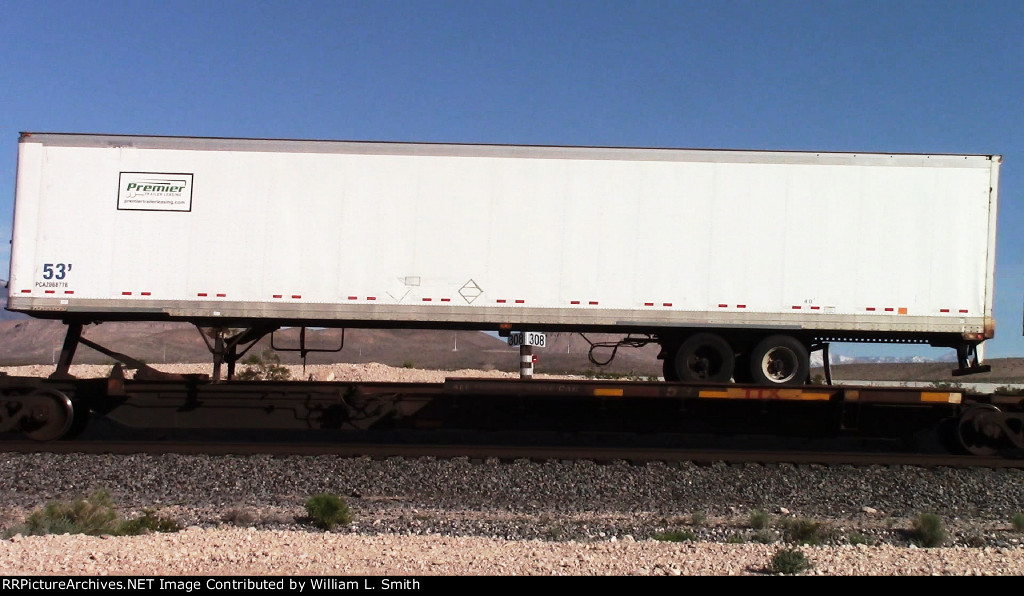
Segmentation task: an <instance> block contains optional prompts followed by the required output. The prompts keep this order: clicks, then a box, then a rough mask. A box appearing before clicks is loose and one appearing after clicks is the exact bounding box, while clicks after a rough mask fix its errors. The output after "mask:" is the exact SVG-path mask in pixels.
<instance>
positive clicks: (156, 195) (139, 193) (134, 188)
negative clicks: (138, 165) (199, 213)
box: [117, 172, 192, 211]
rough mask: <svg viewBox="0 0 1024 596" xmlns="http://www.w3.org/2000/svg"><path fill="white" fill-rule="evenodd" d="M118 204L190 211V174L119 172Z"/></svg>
mask: <svg viewBox="0 0 1024 596" xmlns="http://www.w3.org/2000/svg"><path fill="white" fill-rule="evenodd" d="M117 208H118V209H119V210H128V211H191V210H192V174H178V173H174V174H163V173H155V172H121V175H120V181H119V184H118V192H117Z"/></svg>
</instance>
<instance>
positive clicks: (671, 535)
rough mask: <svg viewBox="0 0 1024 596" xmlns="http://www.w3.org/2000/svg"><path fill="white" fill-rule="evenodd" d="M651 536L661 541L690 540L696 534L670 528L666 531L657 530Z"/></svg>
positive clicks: (693, 538) (694, 538)
mask: <svg viewBox="0 0 1024 596" xmlns="http://www.w3.org/2000/svg"><path fill="white" fill-rule="evenodd" d="M651 538H654V539H655V540H661V541H662V542H692V541H694V540H696V539H697V535H696V534H694V533H693V532H691V531H689V530H670V531H668V532H659V533H657V534H655V535H653V536H651Z"/></svg>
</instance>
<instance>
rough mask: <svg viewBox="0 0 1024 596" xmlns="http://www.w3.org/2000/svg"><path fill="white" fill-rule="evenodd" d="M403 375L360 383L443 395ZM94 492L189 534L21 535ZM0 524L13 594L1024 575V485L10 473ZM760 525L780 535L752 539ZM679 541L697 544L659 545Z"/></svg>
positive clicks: (773, 477) (582, 465)
mask: <svg viewBox="0 0 1024 596" xmlns="http://www.w3.org/2000/svg"><path fill="white" fill-rule="evenodd" d="M339 366H341V365H339ZM345 366H353V365H345ZM377 366H378V367H379V366H380V365H377ZM384 369H387V370H386V371H384ZM384 369H381V370H378V371H375V372H376V373H380V372H382V371H384V372H385V373H386V375H394V376H396V377H400V379H399V378H395V379H391V378H388V379H380V378H379V375H378V376H377V377H374V378H373V379H361V380H431V379H423V378H420V377H418V376H417V375H421V376H429V374H428V373H419V372H415V373H409V372H408V371H406V370H405V369H390V367H384ZM7 370H8V371H9V372H10V373H11V374H26V373H25V372H16V371H14V370H12V369H7ZM362 372H363V373H366V374H370V372H374V371H369V372H368V371H366V370H363V371H362ZM311 374H316V375H321V374H322V375H324V376H327V375H329V374H334V375H335V378H338V377H339V376H342V375H345V378H346V379H347V374H348V373H345V372H344V370H343V369H340V368H338V369H335V370H333V371H327V372H325V371H314V372H312V373H311ZM430 374H433V371H431V372H430ZM439 374H440V375H441V377H442V378H443V376H450V375H451V373H444V372H441V373H439ZM483 374H484V373H481V376H482V375H483ZM325 380H326V379H325ZM340 380H345V379H340ZM95 490H106V491H109V493H110V494H111V496H112V498H113V500H114V502H115V503H116V505H117V507H118V511H119V513H120V514H121V515H122V516H123V517H126V518H131V517H136V516H138V515H140V514H141V513H142V512H143V511H147V510H148V511H151V512H153V513H155V514H157V515H159V516H162V517H168V518H171V519H174V520H175V521H177V522H178V523H179V524H181V525H182V526H183V527H184V528H185V529H184V530H183V531H181V532H177V533H169V534H150V535H145V536H132V537H126V536H119V537H110V536H106V537H91V536H83V535H60V536H56V535H50V536H25V535H22V534H19V533H18V528H19V527H20V525H21V524H23V523H24V521H25V519H26V517H27V516H28V514H29V513H30V512H31V511H33V510H35V509H37V508H39V507H41V506H42V505H44V504H45V503H46V502H47V501H50V500H54V499H59V500H72V499H75V498H80V497H83V496H86V495H88V494H89V493H90V492H92V491H95ZM321 492H328V493H335V494H338V495H340V496H342V497H344V498H345V500H346V501H347V502H348V504H349V506H350V508H351V511H352V516H353V522H352V523H351V524H349V525H348V526H344V527H339V528H336V529H335V530H334V531H331V532H324V531H322V530H318V529H316V528H314V527H313V525H312V524H310V523H309V520H308V519H306V513H305V509H304V503H305V500H306V499H307V498H308V497H310V496H312V495H314V494H317V493H321ZM0 511H2V512H3V513H2V517H0V529H2V530H3V531H4V532H5V536H6V537H5V539H4V540H3V542H0V573H2V574H7V575H88V576H93V575H332V576H344V575H348V576H361V575H373V576H399V577H401V576H427V575H750V574H761V573H768V572H769V568H770V566H771V560H772V557H773V556H774V555H775V554H776V553H777V552H779V551H780V550H782V549H786V548H799V549H800V550H801V551H802V552H803V553H804V554H805V555H806V557H807V558H808V559H809V561H810V562H811V563H812V565H813V568H812V569H811V570H810V571H808V572H806V573H808V574H823V575H931V574H949V575H968V574H970V575H974V574H991V575H1020V574H1021V573H1024V533H1021V532H1020V531H1018V530H1016V529H1015V528H1014V526H1013V525H1012V523H1011V519H1012V518H1013V516H1015V515H1017V514H1020V513H1021V512H1022V511H1024V473H1022V472H1021V471H1019V470H992V469H973V470H962V469H953V468H935V469H924V468H914V467H905V466H893V467H886V466H875V467H868V468H863V467H852V466H836V467H824V466H789V465H749V464H746V465H712V466H697V465H693V464H681V465H668V464H662V463H652V464H647V465H641V466H636V465H629V464H627V463H625V462H613V463H608V464H598V463H593V462H569V461H548V462H529V461H517V462H510V463H502V462H498V461H470V460H468V459H465V458H455V459H432V458H424V459H401V458H391V459H382V460H375V459H371V458H344V457H338V456H320V457H304V456H288V457H272V456H246V457H242V456H201V455H84V454H69V455H65V454H42V453H41V454H13V453H6V454H2V455H0ZM755 511H763V512H766V513H767V514H768V516H767V517H768V518H769V520H770V523H769V527H767V528H765V529H755V528H753V527H752V525H753V524H752V517H751V514H752V513H753V512H755ZM922 513H935V514H937V515H938V516H940V517H941V519H942V520H943V522H944V523H945V525H946V528H947V529H948V530H949V532H950V538H949V539H948V540H947V541H946V543H945V546H943V547H941V548H920V547H915V546H913V544H912V542H913V537H912V530H913V527H914V521H915V519H917V517H918V516H920V514H922ZM796 521H806V522H814V523H817V524H819V530H820V531H819V532H818V533H817V535H818V536H819V537H820V538H821V539H822V545H819V546H808V545H795V544H793V543H791V542H787V541H786V538H787V537H788V536H789V535H788V534H787V532H786V527H787V524H792V523H794V522H796ZM667 532H677V533H680V534H682V535H685V536H686V538H687V541H685V542H667V541H663V540H658V539H656V538H657V537H658V536H659V535H661V534H664V533H667ZM766 540H772V541H773V542H771V543H768V544H762V543H760V542H758V541H766Z"/></svg>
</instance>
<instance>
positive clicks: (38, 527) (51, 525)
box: [21, 490, 117, 536]
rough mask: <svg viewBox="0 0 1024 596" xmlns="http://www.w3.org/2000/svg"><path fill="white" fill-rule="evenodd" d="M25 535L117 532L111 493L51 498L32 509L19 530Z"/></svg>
mask: <svg viewBox="0 0 1024 596" xmlns="http://www.w3.org/2000/svg"><path fill="white" fill-rule="evenodd" d="M21 533H22V534H25V535H27V536H42V535H45V534H86V535H88V536H100V535H102V534H116V533H117V512H116V511H114V503H113V501H112V500H111V498H110V493H109V492H107V491H104V490H98V491H94V492H93V493H91V494H90V495H89V496H88V497H86V498H84V499H77V500H75V501H72V502H70V503H68V502H66V501H50V502H49V503H47V504H46V505H44V506H43V508H42V509H38V510H36V511H33V512H32V513H31V514H30V515H29V516H28V519H26V520H25V527H24V528H23V529H22V531H21Z"/></svg>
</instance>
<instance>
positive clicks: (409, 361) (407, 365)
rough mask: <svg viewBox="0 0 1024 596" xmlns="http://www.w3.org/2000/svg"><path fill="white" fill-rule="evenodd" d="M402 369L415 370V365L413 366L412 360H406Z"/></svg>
mask: <svg viewBox="0 0 1024 596" xmlns="http://www.w3.org/2000/svg"><path fill="white" fill-rule="evenodd" d="M402 368H416V365H415V364H413V362H412V360H406V361H405V362H403V363H402Z"/></svg>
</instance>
